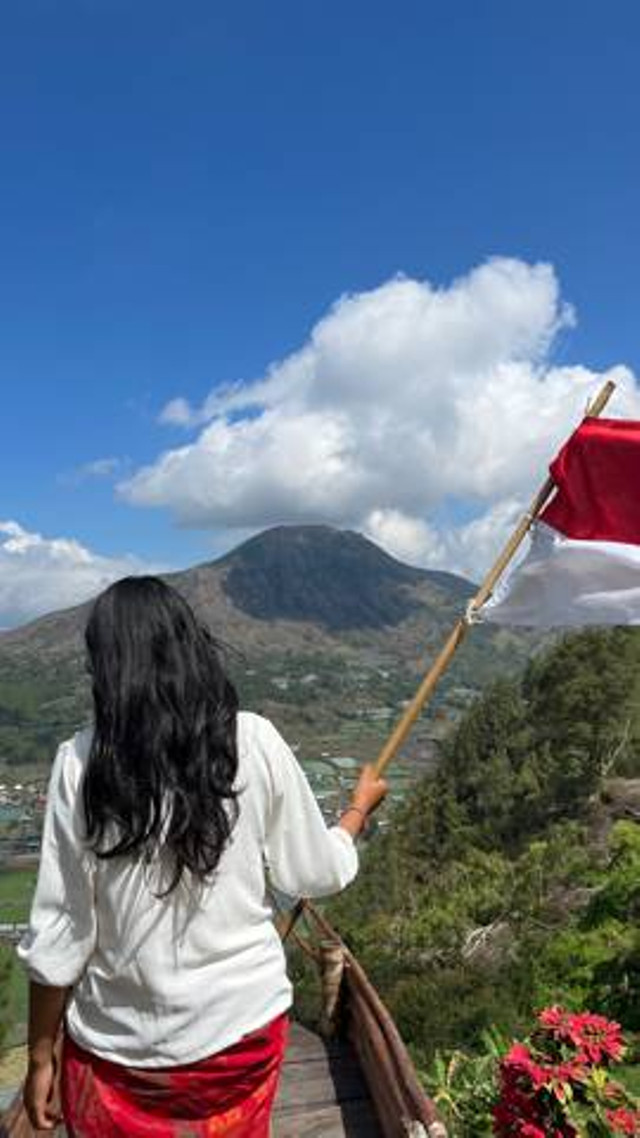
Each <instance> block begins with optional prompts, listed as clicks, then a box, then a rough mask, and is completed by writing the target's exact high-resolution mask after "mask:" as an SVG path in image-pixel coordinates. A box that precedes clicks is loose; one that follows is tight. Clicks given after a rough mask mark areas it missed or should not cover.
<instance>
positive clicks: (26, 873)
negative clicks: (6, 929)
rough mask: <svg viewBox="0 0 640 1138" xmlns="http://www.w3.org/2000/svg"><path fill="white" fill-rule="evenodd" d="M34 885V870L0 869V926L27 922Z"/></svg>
mask: <svg viewBox="0 0 640 1138" xmlns="http://www.w3.org/2000/svg"><path fill="white" fill-rule="evenodd" d="M35 884H36V871H35V869H0V924H2V923H3V922H4V921H17V922H21V921H26V920H27V918H28V916H29V908H30V905H31V898H32V896H33V890H34V889H35Z"/></svg>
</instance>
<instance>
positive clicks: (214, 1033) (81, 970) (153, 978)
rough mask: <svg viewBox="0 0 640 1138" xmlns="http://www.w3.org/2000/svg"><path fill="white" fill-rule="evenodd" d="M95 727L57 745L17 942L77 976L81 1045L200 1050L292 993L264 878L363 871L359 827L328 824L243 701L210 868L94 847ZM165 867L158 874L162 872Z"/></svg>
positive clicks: (291, 885) (113, 1055) (337, 881)
mask: <svg viewBox="0 0 640 1138" xmlns="http://www.w3.org/2000/svg"><path fill="white" fill-rule="evenodd" d="M90 743H91V729H88V730H86V731H82V732H79V733H78V734H77V735H75V736H74V737H73V738H72V739H69V740H67V742H65V743H63V744H62V745H61V747H60V748H59V750H58V753H57V755H56V759H55V762H54V765H53V770H52V774H51V782H50V784H49V793H48V798H47V808H46V814H45V822H44V832H43V840H42V854H41V860H40V870H39V874H38V883H37V886H36V892H35V896H34V901H33V906H32V910H31V918H30V924H29V931H28V932H27V934H26V935H25V937H24V938H23V940H22V942H21V944H20V946H19V948H18V955H19V956H20V958H21V959H22V961H23V962H24V964H25V966H26V968H27V970H28V972H29V975H30V976H31V978H32V979H33V980H37V981H39V982H40V983H41V984H48V985H54V986H59V987H66V986H67V985H69V986H72V989H73V990H72V993H71V996H70V1000H69V1003H68V1006H67V1012H66V1022H67V1028H68V1030H69V1032H70V1034H71V1036H72V1037H73V1038H74V1039H75V1040H76V1042H77V1043H79V1044H80V1046H82V1047H85V1048H87V1050H89V1051H92V1052H94V1053H95V1054H96V1055H100V1056H103V1057H104V1058H105V1059H110V1060H112V1061H114V1062H116V1063H124V1064H129V1065H132V1066H138V1067H165V1066H173V1065H178V1064H183V1063H191V1062H195V1061H196V1060H198V1059H202V1058H204V1057H205V1056H207V1055H211V1054H213V1053H215V1052H216V1051H220V1050H222V1049H223V1048H225V1047H227V1046H228V1045H230V1044H231V1043H235V1042H236V1041H237V1040H239V1039H240V1038H241V1036H243V1035H244V1034H246V1033H247V1032H250V1031H253V1030H254V1029H256V1028H258V1027H262V1026H263V1025H264V1024H266V1023H268V1022H269V1021H270V1020H271V1019H273V1018H274V1017H275V1016H277V1015H279V1014H280V1013H281V1012H283V1011H285V1010H286V1009H287V1008H289V1007H290V1006H291V1003H292V986H291V982H290V980H289V978H288V976H287V972H286V962H285V955H284V950H283V947H282V944H281V941H280V937H279V935H278V933H277V930H276V929H275V927H274V924H273V919H272V918H273V910H272V907H271V905H270V903H269V899H268V896H267V894H266V888H265V861H266V863H267V866H268V870H269V878H270V881H271V882H272V884H273V885H274V886H275V887H276V888H277V889H279V890H281V891H282V892H283V893H286V894H289V895H290V896H294V897H295V896H311V897H321V896H325V895H327V894H330V893H336V892H338V891H339V890H341V889H344V887H345V886H346V885H348V884H349V882H350V881H352V880H353V878H354V877H355V876H356V874H357V872H358V854H357V850H356V847H355V844H354V842H353V839H352V838H351V836H350V835H349V834H348V833H347V831H346V830H344V829H342V827H340V826H332V827H328V826H327V825H326V823H325V821H324V819H323V817H322V814H321V812H320V808H319V806H318V804H317V802H316V799H315V797H314V795H313V791H312V790H311V787H310V786H309V783H308V781H307V779H306V776H305V774H304V772H303V771H302V768H301V767H300V765H299V763H298V761H297V759H296V757H295V755H294V754H293V752H292V751H291V750H290V748H289V747H288V746H287V744H286V743H285V741H284V739H283V738H282V737H281V736H280V735H279V734H278V732H277V731H276V729H275V727H274V726H273V724H272V723H270V722H269V720H267V719H263V718H261V717H260V716H258V715H253V714H250V713H248V712H240V713H239V715H238V776H237V780H236V786H237V787H239V788H241V793H240V796H239V798H238V804H239V807H240V814H239V818H238V821H237V823H236V825H235V828H234V830H233V833H232V838H231V842H230V844H229V845H228V846H227V847H226V849H225V851H224V853H223V854H222V857H221V859H220V862H219V864H218V867H217V869H216V872H215V874H214V876H213V880H212V881H209V882H207V883H206V884H204V885H200V884H198V883H197V882H195V881H194V879H193V878H192V877H191V875H190V874H185V876H184V878H183V880H182V882H181V883H180V885H179V886H178V887H177V888H176V889H175V890H174V891H173V892H172V893H170V894H169V895H168V896H166V897H163V898H158V897H157V896H156V894H157V893H159V892H161V891H162V889H163V887H166V880H167V879H166V871H167V867H166V866H165V867H164V870H163V867H162V866H161V865H160V864H158V863H156V864H153V865H152V866H149V865H148V864H147V865H145V863H144V861H143V860H142V859H133V858H131V857H118V858H113V859H109V860H105V859H99V858H97V857H96V856H95V855H94V854H93V853H92V852H91V851H89V850H88V849H87V848H86V845H85V844H84V842H83V840H82V835H83V832H84V829H83V815H82V798H81V795H80V793H79V790H80V783H81V779H82V774H83V769H84V766H85V763H86V760H87V757H88V753H89V746H90ZM163 874H164V876H163Z"/></svg>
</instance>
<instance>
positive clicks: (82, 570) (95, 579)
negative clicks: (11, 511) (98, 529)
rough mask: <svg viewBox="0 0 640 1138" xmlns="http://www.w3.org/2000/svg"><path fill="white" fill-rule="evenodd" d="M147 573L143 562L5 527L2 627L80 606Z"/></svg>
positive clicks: (0, 570)
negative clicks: (128, 578) (115, 585)
mask: <svg viewBox="0 0 640 1138" xmlns="http://www.w3.org/2000/svg"><path fill="white" fill-rule="evenodd" d="M145 571H150V570H149V569H148V567H147V566H145V565H143V563H142V562H140V561H138V560H137V558H134V557H129V556H125V557H103V556H101V555H100V554H97V553H93V552H92V551H91V550H89V549H87V548H86V546H84V545H81V544H80V543H79V542H78V541H74V540H73V539H72V538H66V537H57V538H46V537H42V536H41V534H39V533H30V532H29V531H28V530H26V529H24V528H23V527H22V526H21V525H19V524H18V522H16V521H4V522H3V521H0V627H10V626H12V625H15V624H20V623H22V622H23V621H25V620H30V619H31V618H33V617H36V616H40V615H42V614H43V613H46V612H51V611H53V610H55V609H60V608H66V607H68V606H70V605H76V604H80V603H81V602H82V601H86V600H88V599H89V597H92V596H95V595H96V594H97V593H99V592H100V590H101V589H103V588H106V586H107V585H109V584H110V583H111V582H112V581H115V580H117V578H119V577H124V576H126V575H128V574H130V573H142V572H145Z"/></svg>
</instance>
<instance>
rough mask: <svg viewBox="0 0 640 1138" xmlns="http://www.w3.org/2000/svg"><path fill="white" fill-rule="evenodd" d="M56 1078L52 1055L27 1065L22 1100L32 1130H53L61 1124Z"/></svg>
mask: <svg viewBox="0 0 640 1138" xmlns="http://www.w3.org/2000/svg"><path fill="white" fill-rule="evenodd" d="M56 1076H57V1064H56V1061H55V1059H54V1057H53V1055H52V1056H51V1058H50V1059H47V1060H44V1061H38V1062H34V1061H31V1062H30V1063H29V1067H28V1070H27V1077H26V1080H25V1084H24V1090H23V1098H24V1105H25V1109H26V1112H27V1114H28V1116H29V1122H30V1123H31V1125H32V1126H33V1128H34V1130H55V1128H56V1126H58V1125H59V1124H60V1123H61V1122H62V1113H61V1110H60V1101H59V1097H58V1086H57V1078H56Z"/></svg>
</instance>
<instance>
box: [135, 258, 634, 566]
mask: <svg viewBox="0 0 640 1138" xmlns="http://www.w3.org/2000/svg"><path fill="white" fill-rule="evenodd" d="M575 319H576V317H575V313H574V311H573V309H572V308H571V307H570V306H569V305H568V304H566V303H565V302H564V301H563V300H562V298H561V296H560V290H559V284H558V281H557V278H556V275H555V273H554V270H553V268H552V267H551V266H550V265H547V264H535V265H530V264H526V263H524V262H522V261H519V260H515V259H506V258H498V259H493V260H490V261H488V262H487V263H485V264H483V265H481V266H479V267H477V268H475V269H473V270H472V271H471V272H470V273H468V274H467V275H466V276H464V277H462V278H460V279H459V280H457V281H454V282H453V283H452V284H451V285H450V286H448V287H445V288H437V287H435V286H434V285H432V284H431V283H430V282H429V281H426V280H423V281H420V280H413V279H409V278H407V277H397V278H394V279H392V280H390V281H387V282H386V283H384V284H382V285H381V286H380V287H379V288H375V289H372V290H371V291H368V292H361V293H357V294H355V295H350V296H344V297H342V298H341V299H340V300H339V301H338V302H337V303H336V304H335V305H334V306H333V308H332V309H331V310H330V311H329V312H328V313H327V315H326V316H324V318H323V319H321V320H320V321H319V322H318V324H316V326H315V327H314V328H313V330H312V332H311V334H310V336H309V339H308V341H307V342H306V343H305V344H304V345H303V346H302V347H301V348H300V350H299V351H296V352H294V353H293V354H292V355H290V356H288V357H287V358H286V359H284V360H282V361H279V362H277V363H274V364H272V365H271V366H270V367H269V368H268V369H267V371H266V373H265V375H264V376H262V377H261V378H259V379H258V380H257V381H255V382H252V383H249V384H241V383H238V384H235V385H233V384H232V385H227V386H226V387H224V388H219V389H216V390H214V391H213V392H212V393H211V394H210V395H209V397H208V398H207V400H206V401H205V403H204V404H203V405H202V406H201V407H196V408H194V407H192V406H191V405H190V404H189V402H188V401H187V400H186V399H185V398H183V397H180V398H176V399H174V400H172V401H171V403H169V404H168V405H167V406H166V407H165V408H164V411H163V412H162V415H161V418H162V419H163V420H164V421H165V422H170V423H172V424H174V425H180V426H183V427H184V428H185V429H191V430H193V429H194V428H195V427H198V426H202V425H203V424H204V426H202V429H201V430H200V433H199V434H197V435H196V437H194V438H193V439H192V440H191V441H189V442H187V443H185V445H183V446H180V447H176V448H172V449H170V450H167V451H166V452H165V453H163V454H161V455H159V457H158V458H157V460H156V461H155V462H153V463H152V464H151V465H149V466H146V467H143V468H141V469H139V470H138V471H137V472H135V473H134V475H133V476H132V477H130V478H128V479H126V480H125V481H122V482H121V483H120V486H119V493H120V494H121V495H122V496H123V497H124V498H125V499H126V500H127V501H128V502H130V503H131V504H133V505H139V506H157V507H165V508H167V509H169V510H170V511H171V513H172V514H173V516H174V518H175V519H176V521H177V522H178V523H179V524H180V525H185V526H194V527H201V528H212V529H217V528H219V527H227V528H230V529H233V528H235V527H238V528H240V527H242V528H243V529H246V528H247V527H253V528H260V527H262V526H265V525H270V524H275V523H278V522H298V521H307V522H312V521H317V522H328V523H333V524H336V525H348V526H352V527H355V528H360V529H362V530H363V531H364V532H367V533H369V534H371V535H372V536H374V537H377V540H379V541H380V542H381V544H383V545H385V546H386V547H387V548H389V549H391V550H392V551H394V552H396V553H398V554H399V555H401V556H404V557H407V558H409V559H410V560H414V561H418V563H421V564H428V565H433V566H439V567H446V568H456V569H459V570H464V571H467V572H468V571H469V570H470V569H473V571H474V575H475V576H477V573H478V568H479V566H480V565H481V564H486V561H487V560H488V558H489V557H490V555H491V553H490V552H488V551H489V550H491V552H493V550H494V549H495V543H496V541H497V540H499V537H500V535H501V533H502V531H503V530H504V529H505V526H506V522H505V519H510V518H511V515H512V513H513V503H514V501H517V502H519V501H521V500H523V501H524V500H525V498H526V496H527V495H528V494H529V493H530V492H531V491H532V490H533V488H534V487H535V485H536V483H537V482H538V481H539V480H540V479H541V478H542V477H543V475H544V471H545V469H546V466H547V464H548V461H549V459H550V457H551V456H552V454H553V452H554V450H555V449H556V448H557V446H558V445H559V444H560V442H561V440H562V439H563V438H564V437H565V436H566V435H567V433H568V432H569V431H570V430H571V429H572V428H573V426H574V425H575V423H576V420H577V418H578V417H579V415H580V414H581V412H582V411H583V410H584V407H585V405H586V403H587V400H588V398H589V397H590V396H592V395H593V394H594V392H595V391H596V390H597V388H598V386H599V385H600V384H601V383H602V382H603V380H604V379H605V378H613V379H615V381H616V382H617V384H618V388H619V390H618V393H617V395H616V399H615V413H616V414H619V415H627V414H630V415H635V416H640V398H639V396H638V391H637V388H636V384H635V381H634V377H633V375H632V374H631V372H630V371H629V370H628V369H626V368H624V367H616V368H613V369H611V370H610V371H608V372H607V373H596V372H594V371H592V370H590V369H589V368H587V367H584V366H562V365H561V364H559V363H558V362H557V361H556V346H557V344H558V342H559V337H561V336H562V335H563V334H565V333H566V330H567V329H569V328H571V327H572V325H573V324H574V323H575ZM452 498H453V499H456V500H458V501H463V502H465V503H466V504H467V506H468V507H471V513H472V514H473V513H475V515H476V516H475V517H473V518H472V520H471V521H468V520H467V521H465V522H464V523H462V524H456V523H455V521H454V522H450V523H449V524H448V525H446V526H442V525H440V526H437V525H434V524H433V522H432V520H431V519H432V518H433V516H434V513H437V511H438V510H439V508H440V507H441V506H442V504H443V503H444V502H446V501H448V500H450V499H452ZM466 512H467V514H468V513H469V510H468V509H467V511H466Z"/></svg>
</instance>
